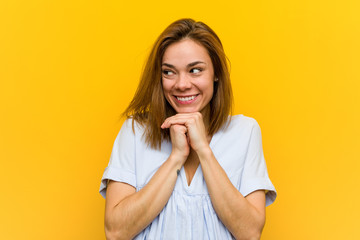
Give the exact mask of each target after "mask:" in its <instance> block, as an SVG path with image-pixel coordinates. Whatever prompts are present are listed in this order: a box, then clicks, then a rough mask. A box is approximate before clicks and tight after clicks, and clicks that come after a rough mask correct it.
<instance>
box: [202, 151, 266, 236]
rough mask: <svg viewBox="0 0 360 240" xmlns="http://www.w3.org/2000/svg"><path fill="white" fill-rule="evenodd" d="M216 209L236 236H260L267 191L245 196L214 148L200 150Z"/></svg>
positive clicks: (205, 175) (205, 176) (263, 223)
mask: <svg viewBox="0 0 360 240" xmlns="http://www.w3.org/2000/svg"><path fill="white" fill-rule="evenodd" d="M197 154H198V157H199V159H200V164H201V168H202V171H203V174H204V178H205V181H206V185H207V188H208V191H209V194H210V198H211V202H212V204H213V206H214V209H215V211H216V213H217V215H218V216H219V218H220V219H221V221H222V222H223V223H224V225H225V226H226V227H227V229H229V231H230V232H231V233H232V234H233V235H234V237H235V238H236V239H260V236H261V232H262V229H263V227H264V225H265V192H264V191H263V190H258V191H255V192H253V193H251V194H249V195H248V196H246V197H244V196H243V195H242V194H241V193H240V192H239V191H238V190H237V189H236V188H235V187H234V185H233V184H232V183H231V182H230V180H229V178H228V176H227V175H226V173H225V171H224V170H223V168H222V167H221V166H220V164H219V163H218V161H217V160H216V158H215V157H214V155H213V153H212V151H211V149H210V148H208V149H203V150H201V151H199V152H197Z"/></svg>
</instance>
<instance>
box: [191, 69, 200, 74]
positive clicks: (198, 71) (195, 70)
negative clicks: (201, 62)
mask: <svg viewBox="0 0 360 240" xmlns="http://www.w3.org/2000/svg"><path fill="white" fill-rule="evenodd" d="M190 72H191V73H195V74H197V73H200V72H202V69H201V68H192V69H191V70H190Z"/></svg>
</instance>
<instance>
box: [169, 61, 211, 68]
mask: <svg viewBox="0 0 360 240" xmlns="http://www.w3.org/2000/svg"><path fill="white" fill-rule="evenodd" d="M197 64H205V65H206V63H205V62H201V61H195V62H192V63H189V64H188V65H187V67H193V66H195V65H197ZM162 65H163V66H167V67H169V68H174V69H175V66H174V65H171V64H169V63H163V64H162Z"/></svg>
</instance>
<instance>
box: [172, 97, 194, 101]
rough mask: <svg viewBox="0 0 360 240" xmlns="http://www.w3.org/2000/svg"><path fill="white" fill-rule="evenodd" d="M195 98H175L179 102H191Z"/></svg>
mask: <svg viewBox="0 0 360 240" xmlns="http://www.w3.org/2000/svg"><path fill="white" fill-rule="evenodd" d="M195 97H196V96H191V97H176V98H177V99H178V100H179V101H183V102H185V101H190V100H193V99H194V98H195Z"/></svg>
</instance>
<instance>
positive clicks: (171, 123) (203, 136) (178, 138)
mask: <svg viewBox="0 0 360 240" xmlns="http://www.w3.org/2000/svg"><path fill="white" fill-rule="evenodd" d="M161 128H162V129H164V128H170V137H171V143H172V147H173V150H172V154H176V155H178V156H181V157H184V158H185V160H186V158H187V156H188V155H189V153H190V148H192V149H193V150H194V151H195V152H197V153H198V152H199V151H201V150H202V149H205V148H207V147H209V142H208V140H207V131H206V128H205V125H204V121H203V117H202V114H201V113H199V112H195V113H179V114H176V115H174V116H171V117H169V118H167V119H165V121H164V123H163V124H162V125H161Z"/></svg>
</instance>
